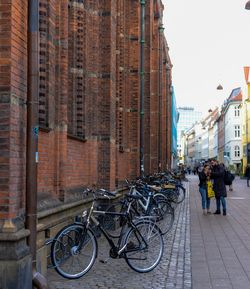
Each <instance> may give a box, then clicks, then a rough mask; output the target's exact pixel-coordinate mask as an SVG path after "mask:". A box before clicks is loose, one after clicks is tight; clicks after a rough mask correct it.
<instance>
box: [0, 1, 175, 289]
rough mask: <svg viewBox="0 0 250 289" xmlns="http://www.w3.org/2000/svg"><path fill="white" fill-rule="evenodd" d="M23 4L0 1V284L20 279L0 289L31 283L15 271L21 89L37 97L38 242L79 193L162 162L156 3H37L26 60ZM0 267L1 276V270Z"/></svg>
mask: <svg viewBox="0 0 250 289" xmlns="http://www.w3.org/2000/svg"><path fill="white" fill-rule="evenodd" d="M28 2H32V1H25V0H15V1H13V0H0V23H1V25H0V148H1V150H0V252H1V254H0V276H4V277H0V287H1V285H2V284H9V283H11V282H13V281H10V280H13V279H15V278H14V277H13V276H15V277H16V280H19V281H20V280H22V281H21V282H18V285H17V284H15V285H9V287H8V285H6V288H17V289H19V288H25V289H29V288H30V287H29V286H30V285H29V284H30V278H31V277H29V275H27V274H26V275H23V274H22V270H25V271H26V272H27V271H29V270H30V267H31V259H30V256H29V246H27V242H26V238H27V236H28V235H29V231H28V230H26V229H25V220H26V209H25V208H26V206H27V203H28V202H27V201H26V199H27V197H26V164H27V158H26V157H27V154H26V149H27V135H28V133H27V114H28V112H27V94H28V93H29V91H31V93H34V94H37V98H38V108H37V110H38V125H39V138H38V156H39V161H38V176H37V182H38V184H37V192H38V193H37V195H38V210H39V214H38V218H39V223H38V225H39V226H38V228H39V229H38V231H39V234H38V240H39V242H41V243H42V242H43V240H44V239H45V231H46V230H48V229H49V228H50V227H52V226H56V225H57V224H58V223H60V222H61V223H62V220H64V219H65V216H73V215H74V214H76V211H77V209H76V210H75V211H74V210H73V209H72V208H74V206H75V205H74V204H78V203H77V200H78V196H79V192H81V190H82V188H83V187H86V186H89V185H93V184H96V185H98V186H99V187H105V188H108V189H111V190H114V189H117V188H119V187H121V186H122V183H123V181H124V179H125V178H128V179H133V178H135V177H137V176H139V175H140V174H141V173H143V172H144V173H146V174H148V173H153V172H156V171H159V170H163V169H166V168H167V167H170V164H171V106H172V104H171V91H170V88H171V67H172V65H171V62H170V58H169V55H168V46H167V42H166V39H165V37H164V34H163V27H162V16H163V5H162V3H161V0H152V1H145V3H144V1H134V0H121V1H114V0H111V1H104V0H60V1H57V0H40V1H37V2H38V3H39V27H36V26H31V28H30V29H31V30H30V31H31V33H33V34H34V35H35V36H36V33H34V31H35V32H36V29H37V36H38V38H39V42H38V49H35V50H34V51H32V55H30V52H29V50H28V19H32V17H34V15H33V16H32V17H28V13H29V12H28V11H29V10H28V8H29V7H28ZM34 2H36V1H34ZM144 13H145V15H144ZM30 21H31V20H30ZM36 60H39V62H38V65H37V67H36ZM29 62H30V64H31V67H32V69H33V67H34V71H35V69H36V68H37V72H38V73H36V71H35V72H34V73H33V72H32V71H31V74H32V77H33V78H32V79H33V80H35V82H36V83H37V86H36V85H35V86H33V88H30V87H29V85H30V82H29V78H28V67H29V66H28V64H29ZM33 62H34V63H33ZM32 65H33V66H32ZM65 204H67V205H68V207H67V208H70V211H67V210H66V209H65ZM70 204H71V205H70ZM51 207H53V208H54V210H49V208H51ZM75 207H76V206H75ZM72 211H73V212H72ZM62 216H63V217H62ZM55 230H56V229H55ZM39 242H38V247H39V248H40V247H42V246H41V243H39ZM6 248H7V249H6ZM20 248H22V249H20ZM42 254H43V253H41V255H42ZM39 256H40V255H39ZM40 258H41V259H42V257H41V256H40ZM6 262H7V263H6ZM3 264H8V265H7V267H8V266H9V268H11V270H10V271H11V276H8V274H3V271H4V270H5V269H3V268H4V266H3ZM4 272H5V271H4ZM24 276H28V277H24ZM4 282H5V283H4ZM11 286H13V287H11Z"/></svg>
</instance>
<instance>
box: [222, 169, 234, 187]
mask: <svg viewBox="0 0 250 289" xmlns="http://www.w3.org/2000/svg"><path fill="white" fill-rule="evenodd" d="M233 180H234V175H233V174H232V173H231V172H230V171H229V170H228V169H225V176H224V182H225V185H226V186H229V191H232V190H233Z"/></svg>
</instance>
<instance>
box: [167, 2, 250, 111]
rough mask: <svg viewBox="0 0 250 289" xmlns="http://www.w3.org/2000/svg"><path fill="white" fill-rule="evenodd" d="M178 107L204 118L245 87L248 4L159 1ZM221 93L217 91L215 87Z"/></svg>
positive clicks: (249, 42)
mask: <svg viewBox="0 0 250 289" xmlns="http://www.w3.org/2000/svg"><path fill="white" fill-rule="evenodd" d="M162 2H163V4H164V7H165V9H164V27H165V35H166V38H167V41H168V45H169V48H170V51H169V53H170V57H171V61H172V63H173V85H174V88H175V94H176V99H177V105H178V106H183V105H185V106H193V107H195V108H196V109H197V110H200V111H202V112H203V113H206V112H207V111H208V109H209V108H214V107H215V106H216V105H219V104H221V103H222V102H223V100H224V99H225V98H227V97H228V96H229V94H230V92H231V91H232V89H234V88H236V87H240V86H241V87H242V86H244V84H245V78H244V72H243V67H244V66H249V65H250V10H245V9H244V7H245V3H246V2H247V0H209V1H207V0H206V1H205V0H162ZM219 83H220V84H221V85H222V86H223V88H224V89H223V91H219V90H216V87H217V86H218V84H219Z"/></svg>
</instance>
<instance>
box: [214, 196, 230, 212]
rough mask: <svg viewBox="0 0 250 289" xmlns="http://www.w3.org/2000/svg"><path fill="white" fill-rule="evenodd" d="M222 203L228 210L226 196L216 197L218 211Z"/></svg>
mask: <svg viewBox="0 0 250 289" xmlns="http://www.w3.org/2000/svg"><path fill="white" fill-rule="evenodd" d="M220 204H222V209H223V211H226V209H227V206H226V200H225V197H222V196H221V197H219V198H216V207H217V211H220Z"/></svg>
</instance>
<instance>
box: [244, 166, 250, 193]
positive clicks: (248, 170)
mask: <svg viewBox="0 0 250 289" xmlns="http://www.w3.org/2000/svg"><path fill="white" fill-rule="evenodd" d="M245 177H246V178H247V186H248V187H249V180H250V165H249V164H248V165H247V167H246V170H245Z"/></svg>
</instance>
